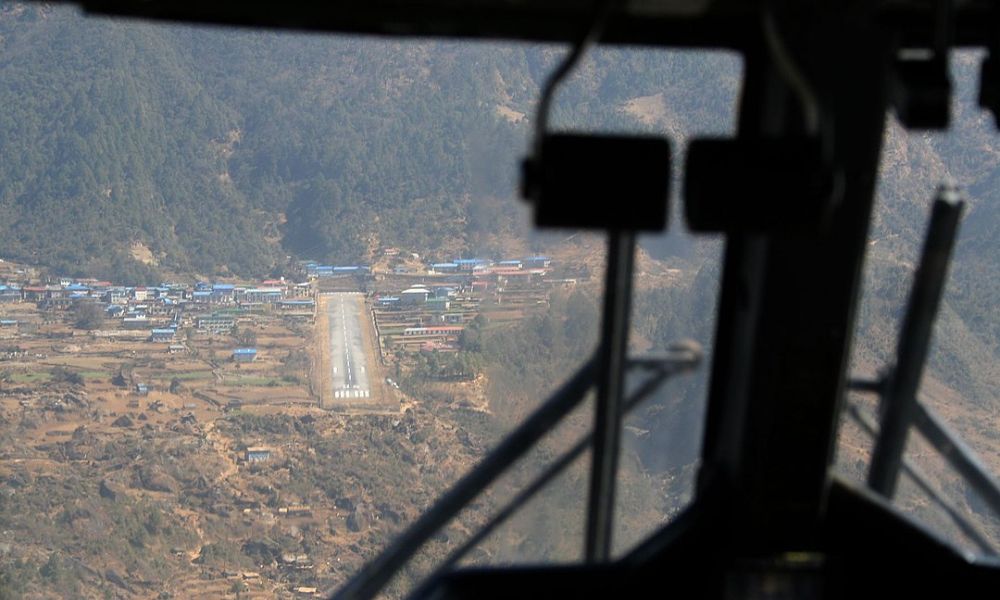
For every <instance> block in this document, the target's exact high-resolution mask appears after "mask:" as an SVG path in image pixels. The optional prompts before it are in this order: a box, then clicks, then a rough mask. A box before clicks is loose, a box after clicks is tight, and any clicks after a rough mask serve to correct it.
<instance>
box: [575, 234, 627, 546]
mask: <svg viewBox="0 0 1000 600" xmlns="http://www.w3.org/2000/svg"><path fill="white" fill-rule="evenodd" d="M634 259H635V233H633V232H627V231H612V232H609V233H608V264H607V274H606V275H605V280H604V317H603V322H602V331H601V340H602V341H601V347H600V349H599V351H598V352H599V355H600V360H601V369H602V372H601V376H600V379H599V380H598V382H597V403H596V407H595V412H594V453H593V456H592V462H591V469H590V501H589V506H588V509H587V540H586V546H585V556H586V560H587V562H588V563H591V564H593V563H600V562H604V561H606V560H608V557H609V555H610V553H611V536H612V532H613V528H612V525H613V522H614V510H615V475H616V473H617V471H618V446H619V440H620V437H621V421H622V397H623V395H624V394H623V390H624V385H625V363H626V351H627V349H628V329H629V328H628V321H629V309H630V306H631V296H632V268H633V262H634Z"/></svg>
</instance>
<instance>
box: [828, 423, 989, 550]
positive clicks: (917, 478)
mask: <svg viewBox="0 0 1000 600" xmlns="http://www.w3.org/2000/svg"><path fill="white" fill-rule="evenodd" d="M848 413H849V414H850V415H851V417H853V418H854V421H855V422H856V423H857V424H858V425H860V426H861V428H862V429H864V430H865V431H867V432H868V434H869V435H871V436H872V437H873V438H877V436H878V429H877V427H876V426H875V423H874V421H873V420H871V419H870V418H869V417H868V415H866V414H864V413H862V412H861V410H860V409H859V408H858V407H857V406H856V405H854V404H851V405H850V406H849V408H848ZM901 466H902V469H903V472H904V473H906V474H907V475H908V476H909V477H910V479H912V480H913V483H914V484H916V486H917V487H918V488H920V490H921V491H922V492H923V493H925V494H927V496H928V497H929V498H930V499H931V500H932V501H933V502H935V503H936V504H937V505H938V506H939V507H940V508H941V509H942V510H944V512H945V513H947V514H948V516H949V517H950V518H951V520H952V522H953V523H955V525H956V526H957V527H958V528H959V529H961V530H962V533H963V534H964V535H965V536H966V537H967V538H969V540H971V541H972V542H973V543H974V544H975V545H976V546H978V547H979V549H980V551H982V552H983V553H984V554H986V555H988V556H996V555H997V552H996V550H994V549H993V546H992V545H991V544H990V542H989V540H987V539H986V537H985V536H983V534H981V533H979V530H978V529H976V527H975V526H974V525H973V524H972V523H969V521H968V520H966V519H965V517H963V516H962V513H961V511H959V510H958V508H957V507H956V506H955V505H954V504H952V503H951V502H949V501H948V500H947V499H946V498H944V497H943V496H941V495H940V494H939V493H938V492H937V490H935V489H934V487H933V486H932V485H931V484H930V481H929V480H928V478H927V476H926V475H924V473H923V472H922V471H921V470H920V469H919V468H918V467H917V466H916V465H914V464H913V463H911V462H910V461H909V460H907V459H905V458H904V459H903V461H902V465H901Z"/></svg>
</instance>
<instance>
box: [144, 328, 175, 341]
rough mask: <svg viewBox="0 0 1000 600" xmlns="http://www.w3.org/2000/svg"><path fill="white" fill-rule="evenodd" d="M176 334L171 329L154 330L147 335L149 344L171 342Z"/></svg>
mask: <svg viewBox="0 0 1000 600" xmlns="http://www.w3.org/2000/svg"><path fill="white" fill-rule="evenodd" d="M176 334H177V332H176V331H174V330H173V329H154V330H153V331H151V332H150V334H149V341H151V342H172V341H174V336H175V335H176Z"/></svg>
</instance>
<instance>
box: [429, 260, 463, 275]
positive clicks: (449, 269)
mask: <svg viewBox="0 0 1000 600" xmlns="http://www.w3.org/2000/svg"><path fill="white" fill-rule="evenodd" d="M457 270H458V264H457V263H453V262H448V263H434V264H432V265H431V271H432V272H434V273H454V272H455V271H457Z"/></svg>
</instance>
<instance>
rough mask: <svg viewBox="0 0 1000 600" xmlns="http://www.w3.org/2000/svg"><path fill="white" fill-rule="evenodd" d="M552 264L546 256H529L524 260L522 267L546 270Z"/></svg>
mask: <svg viewBox="0 0 1000 600" xmlns="http://www.w3.org/2000/svg"><path fill="white" fill-rule="evenodd" d="M551 264H552V259H551V258H549V257H548V256H529V257H528V258H526V259H524V267H525V268H527V269H547V268H549V265H551Z"/></svg>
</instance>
